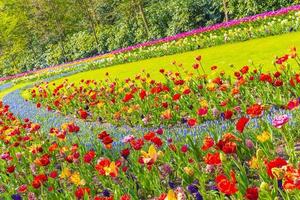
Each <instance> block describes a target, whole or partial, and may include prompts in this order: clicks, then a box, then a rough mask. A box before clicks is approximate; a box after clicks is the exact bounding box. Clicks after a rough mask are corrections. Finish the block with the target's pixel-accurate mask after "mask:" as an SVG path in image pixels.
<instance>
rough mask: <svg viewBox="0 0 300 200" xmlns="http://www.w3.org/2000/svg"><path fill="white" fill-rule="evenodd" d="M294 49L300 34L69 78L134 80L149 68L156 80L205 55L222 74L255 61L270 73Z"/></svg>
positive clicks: (142, 62)
mask: <svg viewBox="0 0 300 200" xmlns="http://www.w3.org/2000/svg"><path fill="white" fill-rule="evenodd" d="M293 46H296V47H299V48H300V32H296V33H289V34H284V35H279V36H271V37H266V38H261V39H254V40H249V41H245V42H239V43H233V44H226V45H220V46H216V47H211V48H207V49H201V50H196V51H191V52H186V53H181V54H174V55H171V56H163V57H159V58H152V59H147V60H142V61H138V62H133V63H127V64H121V65H115V66H112V67H108V68H102V69H98V70H92V71H87V72H82V73H79V74H75V75H72V76H70V77H68V79H69V80H70V81H71V82H76V81H79V80H81V79H95V80H100V79H103V78H104V74H105V73H106V72H109V73H110V74H111V77H113V78H114V77H118V78H119V79H125V78H128V77H133V76H134V75H136V74H138V73H140V72H141V71H142V70H143V69H145V71H146V72H149V73H150V74H151V76H152V78H154V79H161V78H162V75H161V74H160V73H159V69H160V68H165V69H167V70H175V67H174V66H172V65H171V62H172V61H176V62H178V63H182V64H183V65H184V67H185V68H186V69H189V70H190V69H192V64H193V63H194V61H195V57H196V56H198V55H201V56H202V60H203V62H202V63H203V65H204V66H205V67H206V68H210V66H212V65H217V66H218V67H219V71H220V70H224V71H226V72H232V71H233V70H234V69H237V68H238V69H239V68H240V67H242V66H244V65H250V61H253V62H254V64H255V65H256V66H258V65H260V64H261V65H262V66H263V69H264V70H265V71H269V70H274V65H273V62H274V60H275V57H276V56H281V55H283V54H285V53H288V52H289V49H290V48H291V47H293ZM230 65H234V68H232V67H230ZM207 71H208V70H207ZM62 80H63V79H60V80H57V81H56V82H61V81H62Z"/></svg>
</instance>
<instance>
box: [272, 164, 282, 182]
mask: <svg viewBox="0 0 300 200" xmlns="http://www.w3.org/2000/svg"><path fill="white" fill-rule="evenodd" d="M272 174H273V176H275V177H276V178H277V179H279V180H280V179H282V178H283V175H284V172H283V169H281V168H277V167H274V168H272Z"/></svg>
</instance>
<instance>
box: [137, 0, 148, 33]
mask: <svg viewBox="0 0 300 200" xmlns="http://www.w3.org/2000/svg"><path fill="white" fill-rule="evenodd" d="M137 4H138V7H139V11H140V14H141V17H142V20H143V23H144V27H145V29H146V33H147V36H148V37H149V36H150V31H149V23H148V20H147V18H146V15H145V11H144V8H143V6H142V4H141V1H140V0H137Z"/></svg>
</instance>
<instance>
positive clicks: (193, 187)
mask: <svg viewBox="0 0 300 200" xmlns="http://www.w3.org/2000/svg"><path fill="white" fill-rule="evenodd" d="M187 189H188V191H189V192H190V193H191V194H195V193H197V192H198V187H197V186H196V185H189V186H188V188H187Z"/></svg>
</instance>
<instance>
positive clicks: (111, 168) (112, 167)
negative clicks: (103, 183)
mask: <svg viewBox="0 0 300 200" xmlns="http://www.w3.org/2000/svg"><path fill="white" fill-rule="evenodd" d="M103 169H104V171H105V175H106V176H109V175H111V174H118V170H117V168H116V163H115V162H111V163H110V164H109V166H108V167H104V168H103Z"/></svg>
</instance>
